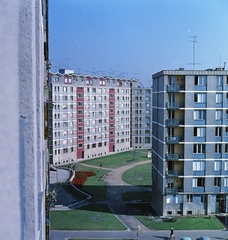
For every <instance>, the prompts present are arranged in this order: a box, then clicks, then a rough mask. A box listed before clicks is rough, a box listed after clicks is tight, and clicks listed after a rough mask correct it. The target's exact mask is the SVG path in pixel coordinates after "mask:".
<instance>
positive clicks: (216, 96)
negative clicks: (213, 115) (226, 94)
mask: <svg viewBox="0 0 228 240" xmlns="http://www.w3.org/2000/svg"><path fill="white" fill-rule="evenodd" d="M215 102H216V103H222V93H216V95H215Z"/></svg>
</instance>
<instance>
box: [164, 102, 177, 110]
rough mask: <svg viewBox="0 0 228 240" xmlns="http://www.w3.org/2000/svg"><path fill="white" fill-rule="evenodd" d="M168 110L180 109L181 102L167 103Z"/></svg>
mask: <svg viewBox="0 0 228 240" xmlns="http://www.w3.org/2000/svg"><path fill="white" fill-rule="evenodd" d="M166 108H167V109H171V110H176V109H179V108H180V102H167V103H166Z"/></svg>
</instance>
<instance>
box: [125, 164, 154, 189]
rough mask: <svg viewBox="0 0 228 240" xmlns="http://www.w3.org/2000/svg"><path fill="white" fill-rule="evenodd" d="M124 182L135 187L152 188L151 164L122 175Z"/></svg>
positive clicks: (134, 168)
mask: <svg viewBox="0 0 228 240" xmlns="http://www.w3.org/2000/svg"><path fill="white" fill-rule="evenodd" d="M122 179H123V181H125V182H126V183H129V184H132V185H135V186H144V187H150V188H151V187H152V169H151V163H147V164H142V165H139V166H136V167H133V168H130V169H129V170H127V171H126V172H124V174H123V175H122Z"/></svg>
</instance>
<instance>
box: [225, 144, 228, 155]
mask: <svg viewBox="0 0 228 240" xmlns="http://www.w3.org/2000/svg"><path fill="white" fill-rule="evenodd" d="M225 153H228V144H227V143H226V144H225Z"/></svg>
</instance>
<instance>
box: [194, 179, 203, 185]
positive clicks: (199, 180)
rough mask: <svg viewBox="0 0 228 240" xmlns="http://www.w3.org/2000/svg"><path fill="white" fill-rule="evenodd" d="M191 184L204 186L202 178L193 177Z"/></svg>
mask: <svg viewBox="0 0 228 240" xmlns="http://www.w3.org/2000/svg"><path fill="white" fill-rule="evenodd" d="M192 186H193V187H203V186H204V178H193V179H192Z"/></svg>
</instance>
